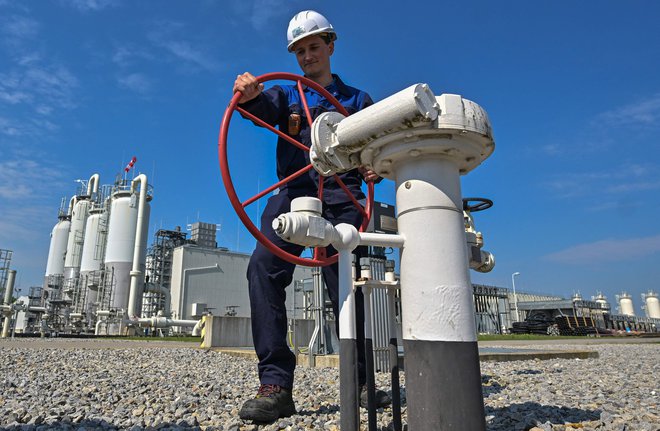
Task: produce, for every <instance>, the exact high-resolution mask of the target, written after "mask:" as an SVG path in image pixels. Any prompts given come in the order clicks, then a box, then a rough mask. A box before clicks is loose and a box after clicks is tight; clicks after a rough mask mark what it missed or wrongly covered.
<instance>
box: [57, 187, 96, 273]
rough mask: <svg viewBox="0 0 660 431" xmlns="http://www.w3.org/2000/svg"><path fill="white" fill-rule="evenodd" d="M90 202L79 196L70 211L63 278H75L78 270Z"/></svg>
mask: <svg viewBox="0 0 660 431" xmlns="http://www.w3.org/2000/svg"><path fill="white" fill-rule="evenodd" d="M90 206H91V202H90V201H89V200H87V198H86V197H84V196H81V197H79V200H78V202H76V204H75V206H74V207H73V211H72V212H71V227H70V229H69V238H68V240H67V247H66V257H65V258H64V279H65V280H69V279H72V278H75V277H76V276H77V275H78V272H79V271H80V260H81V259H82V248H83V247H82V246H83V243H84V240H85V225H86V223H87V217H88V216H89V207H90Z"/></svg>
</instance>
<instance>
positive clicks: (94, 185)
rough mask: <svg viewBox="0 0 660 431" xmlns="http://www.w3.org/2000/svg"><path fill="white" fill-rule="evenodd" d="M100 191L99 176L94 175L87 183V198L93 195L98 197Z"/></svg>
mask: <svg viewBox="0 0 660 431" xmlns="http://www.w3.org/2000/svg"><path fill="white" fill-rule="evenodd" d="M98 191H99V174H94V175H92V176H91V177H89V181H88V182H87V196H92V193H93V194H94V195H96V194H97V193H98Z"/></svg>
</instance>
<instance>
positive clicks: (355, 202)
mask: <svg viewBox="0 0 660 431" xmlns="http://www.w3.org/2000/svg"><path fill="white" fill-rule="evenodd" d="M335 181H337V184H339V187H341V189H342V190H343V191H344V192H345V193H346V195H347V196H348V197H349V198H350V199H351V202H353V205H355V208H357V209H358V211H360V213H361V214H362V217H369V214H367V212H366V211H365V210H364V208H362V205H360V202H358V200H357V199H355V196H353V193H351V191H350V190H348V187H346V184H344V182H343V181H342V180H341V178H339V175H335Z"/></svg>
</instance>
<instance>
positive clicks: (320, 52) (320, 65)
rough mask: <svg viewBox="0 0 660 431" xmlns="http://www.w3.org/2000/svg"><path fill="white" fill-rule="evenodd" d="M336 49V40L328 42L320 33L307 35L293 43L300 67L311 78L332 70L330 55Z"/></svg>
mask: <svg viewBox="0 0 660 431" xmlns="http://www.w3.org/2000/svg"><path fill="white" fill-rule="evenodd" d="M334 50H335V43H334V42H330V43H329V44H327V43H325V41H324V40H323V39H322V38H321V36H318V35H313V36H309V37H306V38H304V39H301V40H299V41H298V42H296V43H295V45H293V52H294V53H295V54H296V59H297V60H298V65H299V66H300V69H302V71H303V73H304V74H305V75H306V76H307V77H309V78H311V79H314V78H315V77H317V76H321V75H322V74H324V73H329V72H330V56H331V55H332V53H333V52H334Z"/></svg>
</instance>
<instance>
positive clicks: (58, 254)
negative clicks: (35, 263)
mask: <svg viewBox="0 0 660 431" xmlns="http://www.w3.org/2000/svg"><path fill="white" fill-rule="evenodd" d="M70 227H71V222H70V221H69V217H68V216H67V215H62V216H60V217H59V221H58V222H57V224H55V226H54V227H53V230H52V231H51V233H50V247H49V248H48V261H47V262H46V274H45V276H46V282H45V283H44V287H48V279H49V278H50V277H61V276H62V275H64V256H65V254H66V246H67V241H68V240H69V228H70Z"/></svg>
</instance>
